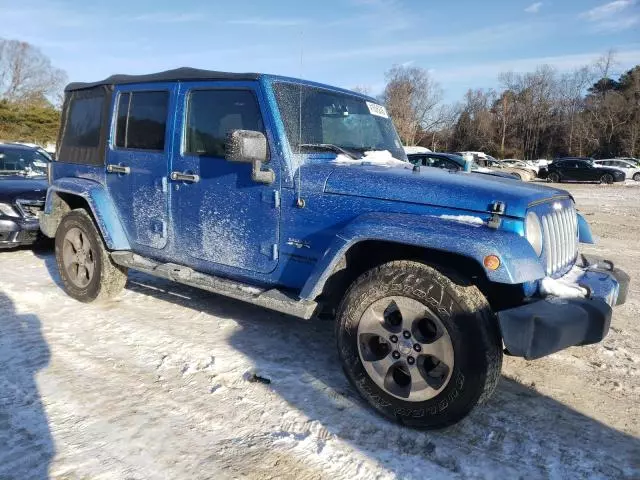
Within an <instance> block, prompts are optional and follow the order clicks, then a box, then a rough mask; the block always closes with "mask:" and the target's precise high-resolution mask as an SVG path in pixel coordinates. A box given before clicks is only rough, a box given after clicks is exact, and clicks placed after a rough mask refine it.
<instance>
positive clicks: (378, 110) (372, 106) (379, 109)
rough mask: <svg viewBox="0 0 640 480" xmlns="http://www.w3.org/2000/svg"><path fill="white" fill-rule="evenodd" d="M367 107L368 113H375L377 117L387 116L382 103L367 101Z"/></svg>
mask: <svg viewBox="0 0 640 480" xmlns="http://www.w3.org/2000/svg"><path fill="white" fill-rule="evenodd" d="M367 107H368V108H369V113H371V115H375V116H377V117H383V118H389V114H388V113H387V109H386V108H384V107H383V106H382V105H378V104H377V103H372V102H367Z"/></svg>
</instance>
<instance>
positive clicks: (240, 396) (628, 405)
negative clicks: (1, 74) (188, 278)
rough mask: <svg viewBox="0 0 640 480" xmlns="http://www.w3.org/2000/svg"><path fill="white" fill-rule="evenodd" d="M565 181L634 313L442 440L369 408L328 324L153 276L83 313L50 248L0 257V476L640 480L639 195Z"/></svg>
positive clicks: (515, 368) (517, 383) (535, 370)
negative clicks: (627, 283) (625, 281)
mask: <svg viewBox="0 0 640 480" xmlns="http://www.w3.org/2000/svg"><path fill="white" fill-rule="evenodd" d="M563 187H564V188H567V189H568V190H570V191H571V192H572V193H573V194H574V196H575V198H576V201H577V205H578V208H579V210H580V211H581V212H582V213H583V214H584V215H585V216H586V218H587V219H588V220H589V222H590V223H591V225H592V228H593V230H594V233H595V234H596V235H597V236H598V237H599V243H598V245H597V246H585V247H584V248H583V251H584V252H588V253H595V254H598V255H602V256H606V257H607V258H610V259H611V260H613V261H614V262H615V263H616V264H617V265H618V266H620V267H621V268H623V269H625V270H626V271H627V272H628V273H629V274H630V276H631V279H632V284H631V291H630V295H629V300H628V302H627V304H625V305H623V306H621V307H618V308H616V311H615V313H614V319H613V323H612V328H611V331H610V333H609V336H608V337H607V338H606V339H605V340H604V341H603V342H602V343H601V344H598V345H594V346H588V347H580V348H571V349H568V350H566V351H563V352H560V353H557V354H554V355H552V356H550V357H548V358H544V359H541V360H537V361H534V362H527V361H524V360H521V359H516V358H509V357H506V358H505V364H504V369H503V377H502V379H501V381H500V384H499V385H498V389H497V392H496V394H495V396H494V397H493V398H492V400H491V401H490V402H489V404H488V405H486V406H485V407H482V408H479V409H477V410H476V411H474V413H473V414H472V415H471V416H470V417H469V418H467V419H465V420H464V421H463V422H461V423H460V424H458V425H456V426H454V427H452V428H449V429H447V430H444V431H439V432H419V431H414V430H410V429H407V428H403V427H399V426H396V425H394V424H392V423H389V422H387V421H386V420H384V419H382V418H380V417H378V416H377V415H375V414H374V413H373V412H372V411H371V410H369V409H368V408H367V407H366V406H365V405H363V403H362V402H361V400H360V399H359V397H358V396H357V394H356V393H355V392H354V391H353V390H352V388H351V387H350V386H349V384H348V383H347V381H346V379H345V378H344V376H343V374H342V372H341V369H340V365H339V362H338V358H337V354H336V351H335V339H334V336H333V327H332V325H331V324H330V322H324V323H314V322H304V321H298V320H295V319H292V318H289V317H286V316H284V315H280V314H277V313H272V312H267V311H264V310H261V309H258V308H254V307H252V306H248V305H245V304H242V303H239V302H236V301H233V300H229V299H225V298H222V297H217V296H214V295H210V294H207V293H206V292H201V291H198V290H195V289H192V288H188V287H183V286H179V285H175V284H171V283H169V282H165V281H162V280H158V279H155V278H151V277H147V276H144V275H141V274H132V275H131V276H130V280H129V283H128V285H127V288H126V291H125V292H124V294H123V295H122V296H121V297H120V298H118V299H117V300H115V301H112V302H109V303H107V304H103V305H99V306H96V305H85V304H80V303H77V302H75V301H73V300H72V299H70V298H69V297H67V296H66V295H65V294H64V293H63V292H62V290H61V288H60V280H59V277H58V274H57V271H56V266H55V260H54V258H53V255H52V253H51V252H50V251H31V250H27V249H25V250H18V251H5V252H0V479H2V480H8V479H16V480H18V479H19V480H23V479H25V480H26V479H31V478H34V479H42V478H54V479H69V480H70V479H165V478H167V479H169V478H171V479H174V478H180V479H187V478H189V479H191V478H195V479H205V478H206V479H208V478H212V479H224V478H249V479H272V478H273V479H275V478H295V479H296V480H303V479H323V478H331V479H335V478H349V479H353V478H363V479H376V478H377V479H387V478H407V479H425V478H500V479H504V478H527V479H531V478H558V479H564V478H607V479H609V478H628V479H632V478H634V479H638V478H640V318H639V317H640V185H638V186H634V185H626V186H625V185H619V186H600V185H563ZM256 375H257V377H256Z"/></svg>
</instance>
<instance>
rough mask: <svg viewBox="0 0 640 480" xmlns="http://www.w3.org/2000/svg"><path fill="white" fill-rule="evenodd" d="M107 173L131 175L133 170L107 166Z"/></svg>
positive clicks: (119, 166)
mask: <svg viewBox="0 0 640 480" xmlns="http://www.w3.org/2000/svg"><path fill="white" fill-rule="evenodd" d="M107 172H108V173H120V174H123V175H128V174H129V173H131V169H130V168H129V167H125V166H124V165H107Z"/></svg>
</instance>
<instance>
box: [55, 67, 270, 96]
mask: <svg viewBox="0 0 640 480" xmlns="http://www.w3.org/2000/svg"><path fill="white" fill-rule="evenodd" d="M258 78H260V74H259V73H230V72H216V71H213V70H201V69H198V68H189V67H182V68H175V69H173V70H166V71H164V72H158V73H150V74H147V75H121V74H119V75H111V76H110V77H109V78H105V79H104V80H102V81H99V82H91V83H83V82H74V83H70V84H69V85H67V87H66V88H65V89H64V90H65V92H72V91H75V90H85V89H87V88H93V87H99V86H101V85H123V84H127V83H150V82H175V81H187V80H192V81H193V80H257V79H258Z"/></svg>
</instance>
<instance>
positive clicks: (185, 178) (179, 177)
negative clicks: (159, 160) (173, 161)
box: [171, 172, 200, 183]
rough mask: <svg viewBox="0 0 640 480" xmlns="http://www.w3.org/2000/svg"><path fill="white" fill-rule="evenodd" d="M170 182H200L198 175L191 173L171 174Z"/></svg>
mask: <svg viewBox="0 0 640 480" xmlns="http://www.w3.org/2000/svg"><path fill="white" fill-rule="evenodd" d="M171 180H174V181H177V182H189V183H197V182H199V181H200V175H195V174H192V173H182V172H171Z"/></svg>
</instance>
